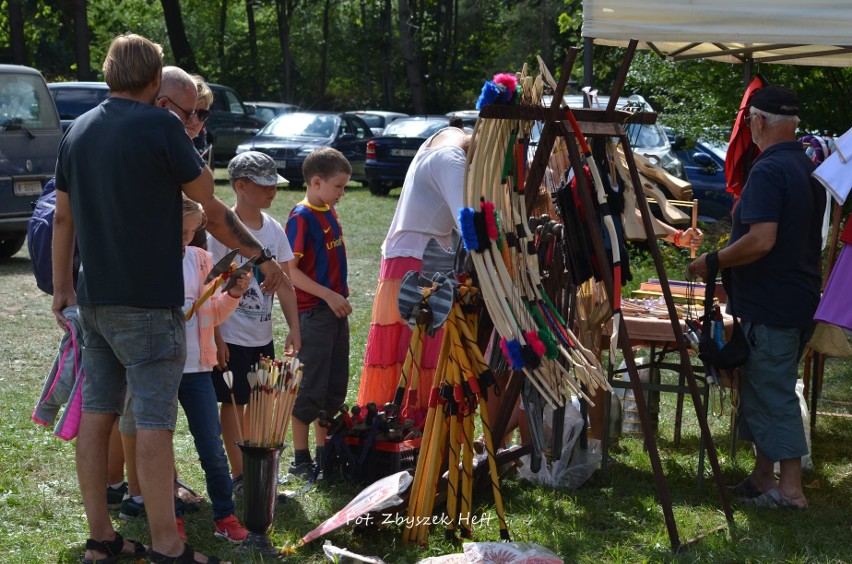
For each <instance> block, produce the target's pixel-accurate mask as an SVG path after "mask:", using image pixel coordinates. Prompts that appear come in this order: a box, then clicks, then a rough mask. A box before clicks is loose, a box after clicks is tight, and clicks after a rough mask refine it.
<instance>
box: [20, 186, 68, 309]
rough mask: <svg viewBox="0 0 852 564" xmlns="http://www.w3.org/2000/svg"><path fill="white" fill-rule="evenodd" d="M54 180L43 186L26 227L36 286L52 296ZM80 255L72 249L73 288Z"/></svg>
mask: <svg viewBox="0 0 852 564" xmlns="http://www.w3.org/2000/svg"><path fill="white" fill-rule="evenodd" d="M55 184H56V179H55V178H51V179H50V180H48V181H47V183H46V184H45V185H44V188H43V189H42V191H41V195H40V196H39V197H38V200H37V201H36V203H35V204H33V215H32V217H31V218H30V221H29V224H28V225H27V249H29V251H30V262H31V263H32V265H33V274H34V275H35V279H36V286H38V288H39V290H41V291H42V292H45V293H48V294H50V295H53V214H54V212H55V211H56V185H55ZM79 266H80V255H79V253H78V252H77V249H76V248H75V249H74V286H75V287H76V286H77V272H78V271H79Z"/></svg>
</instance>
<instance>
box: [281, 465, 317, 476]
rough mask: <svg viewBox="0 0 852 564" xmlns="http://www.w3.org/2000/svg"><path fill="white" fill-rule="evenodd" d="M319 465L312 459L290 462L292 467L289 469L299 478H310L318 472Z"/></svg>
mask: <svg viewBox="0 0 852 564" xmlns="http://www.w3.org/2000/svg"><path fill="white" fill-rule="evenodd" d="M316 469H317V465H316V464H314V463H313V462H312V461H307V462H300V463H299V464H296V462H295V461H294V462H291V463H290V468H289V469H288V471H289V473H290V474H292V475H293V476H296V477H297V478H302V479H303V480H310V479H312V478H313V477H314V475H315V474H316Z"/></svg>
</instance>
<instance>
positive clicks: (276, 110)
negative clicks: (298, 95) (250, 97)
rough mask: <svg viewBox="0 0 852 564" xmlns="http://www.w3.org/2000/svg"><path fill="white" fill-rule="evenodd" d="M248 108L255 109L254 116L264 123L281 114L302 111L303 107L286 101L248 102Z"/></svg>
mask: <svg viewBox="0 0 852 564" xmlns="http://www.w3.org/2000/svg"><path fill="white" fill-rule="evenodd" d="M245 105H246V109H247V110H249V111H251V109H254V117H256V118H257V119H259V120H260V121H262V122H263V123H264V124H267V123H269V122H270V121H272V120H273V119H275V118H277V117H278V116H280V115H281V114H290V113H293V112H301V111H302V108H301V107H300V106H297V105H296V104H285V103H284V102H246V103H245Z"/></svg>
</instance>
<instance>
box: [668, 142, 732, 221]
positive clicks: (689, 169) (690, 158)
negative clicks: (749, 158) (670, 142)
mask: <svg viewBox="0 0 852 564" xmlns="http://www.w3.org/2000/svg"><path fill="white" fill-rule="evenodd" d="M679 144H682V142H681V143H678V142H677V141H676V142H675V147H677V148H676V149H675V151H674V153H675V156H677V158H678V159H679V160H680V162H681V163H682V164H683V168H684V170H686V177H687V180H689V182H690V183H691V184H692V197H693V198H695V199H697V200H698V217H699V219H700V220H701V221H719V220H724V219H728V218H730V217H731V206H732V205H733V203H734V200H733V195H732V194H731V193H730V192H727V191H726V190H725V186H726V181H725V153H726V148H725V146H724V145H714V144H711V143H702V142H697V143H695V146H694V147H691V148H689V149H686V148H683V147H678V145H679Z"/></svg>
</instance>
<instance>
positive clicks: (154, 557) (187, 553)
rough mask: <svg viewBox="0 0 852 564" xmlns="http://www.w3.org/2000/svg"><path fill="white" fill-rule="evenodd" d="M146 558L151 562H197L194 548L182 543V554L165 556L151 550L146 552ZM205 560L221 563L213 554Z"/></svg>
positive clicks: (185, 563) (176, 563) (171, 563)
mask: <svg viewBox="0 0 852 564" xmlns="http://www.w3.org/2000/svg"><path fill="white" fill-rule="evenodd" d="M148 558H150V559H151V562H152V563H153V564H196V563H197V562H198V561H197V560H196V559H195V550H194V549H193V548H192V547H191V546H189V545H188V544H184V545H183V554H181V555H180V556H166V555H165V554H160V553H159V552H155V551H153V550H152V551H151V552H150V553H149V554H148ZM207 562H209V563H210V564H221V562H222V561H221V560H219V559H218V558H216V557H215V556H208V557H207Z"/></svg>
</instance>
